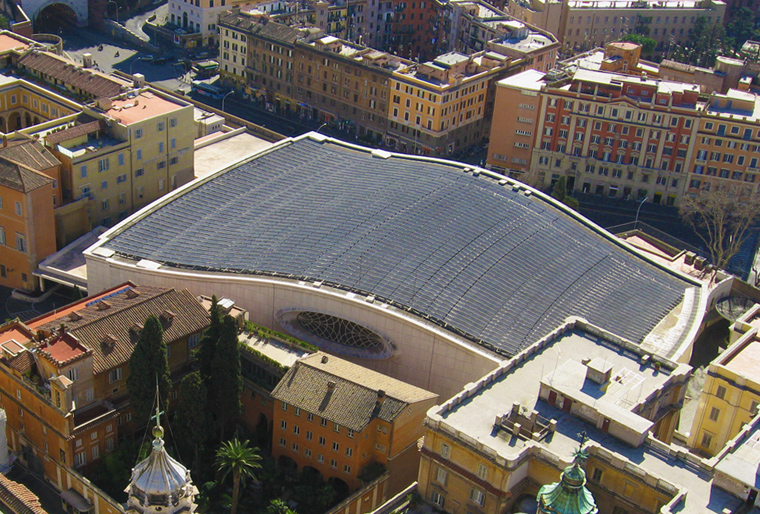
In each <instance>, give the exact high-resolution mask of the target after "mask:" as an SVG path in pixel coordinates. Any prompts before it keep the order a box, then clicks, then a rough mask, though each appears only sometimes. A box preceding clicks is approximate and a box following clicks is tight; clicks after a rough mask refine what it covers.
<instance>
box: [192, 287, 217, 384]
mask: <svg viewBox="0 0 760 514" xmlns="http://www.w3.org/2000/svg"><path fill="white" fill-rule="evenodd" d="M209 314H210V317H211V320H210V325H209V327H208V329H206V331H205V332H204V333H203V336H202V337H201V340H200V345H199V347H198V350H197V351H196V352H195V359H196V361H198V364H199V367H200V371H201V378H202V379H203V381H204V382H205V383H206V387H208V385H209V384H208V381H209V379H210V377H211V362H212V361H213V360H214V354H215V353H216V343H217V341H218V340H219V336H220V335H221V333H222V318H223V315H222V308H221V307H219V301H218V300H217V298H216V295H214V296H212V297H211V310H210V312H209Z"/></svg>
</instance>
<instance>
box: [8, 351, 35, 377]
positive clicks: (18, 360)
mask: <svg viewBox="0 0 760 514" xmlns="http://www.w3.org/2000/svg"><path fill="white" fill-rule="evenodd" d="M32 364H34V357H32V354H31V353H30V352H21V353H19V354H18V355H17V356H16V357H14V358H12V359H11V360H9V361H8V366H10V367H11V368H13V369H15V370H16V371H18V372H19V373H26V372H27V371H29V370H30V369H32Z"/></svg>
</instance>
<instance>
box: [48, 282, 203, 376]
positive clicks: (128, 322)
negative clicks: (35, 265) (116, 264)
mask: <svg viewBox="0 0 760 514" xmlns="http://www.w3.org/2000/svg"><path fill="white" fill-rule="evenodd" d="M136 291H137V292H139V294H135V292H136ZM104 301H105V304H104ZM99 304H100V305H101V306H102V305H107V308H105V309H104V308H102V307H99ZM165 311H171V312H173V313H176V314H175V316H174V317H171V316H166V315H164V316H162V314H163V313H164V312H165ZM76 313H77V315H78V319H72V318H71V317H69V318H67V319H66V320H65V321H64V323H65V324H66V327H67V331H68V332H69V333H71V335H73V336H74V337H76V338H77V340H78V341H79V343H80V344H81V345H82V346H84V347H85V348H87V349H88V350H91V351H92V352H93V373H95V374H98V373H103V372H104V371H108V370H110V369H112V368H113V367H115V366H118V365H120V364H124V363H126V362H127V361H128V360H129V357H130V356H131V355H132V350H133V349H134V347H135V344H137V340H138V339H139V337H140V335H139V332H137V331H134V330H132V326H134V325H135V324H138V325H142V324H143V323H145V320H146V319H147V318H148V316H150V315H151V314H152V315H155V316H156V317H158V318H159V319H160V321H161V325H162V327H163V329H164V341H166V342H167V343H168V342H170V341H176V340H177V339H180V338H182V337H186V336H188V335H190V334H194V333H197V332H200V331H201V330H203V329H205V328H206V327H207V326H208V324H209V316H208V312H206V310H205V309H204V308H203V307H202V306H201V304H200V302H198V300H197V299H196V298H195V296H193V295H192V293H190V292H189V291H188V290H187V289H184V290H181V291H177V290H175V289H165V288H158V287H148V286H141V287H125V288H124V289H123V290H121V291H117V292H116V293H113V294H112V295H111V296H109V297H108V298H107V300H106V299H101V300H97V301H88V302H87V306H86V307H84V308H81V309H78V310H77V311H76ZM61 321H62V320H61V319H55V320H53V321H50V322H48V323H46V324H43V325H39V326H36V327H35V328H39V329H40V330H43V331H45V332H51V333H52V332H53V331H55V330H57V329H58V327H59V326H60V324H61Z"/></svg>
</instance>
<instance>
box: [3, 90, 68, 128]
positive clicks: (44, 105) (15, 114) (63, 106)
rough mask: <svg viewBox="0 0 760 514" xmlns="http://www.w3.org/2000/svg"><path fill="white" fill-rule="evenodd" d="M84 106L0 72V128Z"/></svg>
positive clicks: (54, 116)
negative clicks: (1, 74)
mask: <svg viewBox="0 0 760 514" xmlns="http://www.w3.org/2000/svg"><path fill="white" fill-rule="evenodd" d="M81 110H82V107H81V105H79V104H77V103H76V102H73V101H71V100H68V99H67V98H64V97H63V96H61V95H59V94H57V93H54V92H53V91H49V90H47V89H45V88H43V87H40V86H38V85H36V84H33V83H31V82H28V81H26V80H23V79H19V78H15V77H6V76H0V132H2V133H4V134H9V133H11V132H14V131H16V130H20V129H23V128H27V127H31V126H34V125H39V124H40V123H44V122H46V121H49V120H54V119H57V118H62V117H65V116H68V115H70V114H73V113H76V112H79V111H81Z"/></svg>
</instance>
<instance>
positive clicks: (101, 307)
mask: <svg viewBox="0 0 760 514" xmlns="http://www.w3.org/2000/svg"><path fill="white" fill-rule="evenodd" d="M96 306H97V308H98V310H99V311H104V310H106V309H110V308H111V304H110V303H108V302H107V301H105V300H101V301H99V302H98V303H97V304H96Z"/></svg>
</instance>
